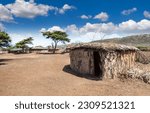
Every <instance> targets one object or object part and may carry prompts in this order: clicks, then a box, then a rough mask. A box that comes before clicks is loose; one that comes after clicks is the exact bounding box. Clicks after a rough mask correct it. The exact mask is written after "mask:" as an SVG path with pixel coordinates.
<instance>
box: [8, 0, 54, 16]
mask: <svg viewBox="0 0 150 113" xmlns="http://www.w3.org/2000/svg"><path fill="white" fill-rule="evenodd" d="M6 8H8V9H9V10H10V11H11V13H12V14H13V15H15V16H16V17H23V18H34V17H36V16H45V15H47V14H48V11H49V10H55V9H56V8H55V7H53V6H48V5H44V4H36V3H35V2H34V0H29V1H25V0H16V1H15V3H12V4H7V5H6Z"/></svg>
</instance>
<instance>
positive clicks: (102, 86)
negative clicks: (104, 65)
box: [0, 54, 150, 96]
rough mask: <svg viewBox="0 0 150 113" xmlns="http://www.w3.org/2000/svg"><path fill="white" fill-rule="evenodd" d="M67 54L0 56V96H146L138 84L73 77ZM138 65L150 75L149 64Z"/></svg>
mask: <svg viewBox="0 0 150 113" xmlns="http://www.w3.org/2000/svg"><path fill="white" fill-rule="evenodd" d="M67 65H69V54H55V55H53V54H23V55H13V54H3V55H0V95H11V96H12V95H17V96H21V95H30V96H32V95H34V96H39V95H41V96H45V95H47V96H53V95H56V96H58V95H60V96H62V95H65V96H69V95H71V96H74V95H78V96H79V95H93V96H94V95H105V96H107V95H116V96H119V95H124V96H125V95H150V85H148V84H146V83H144V82H142V81H139V80H124V81H120V80H118V79H117V80H105V81H97V80H92V79H90V78H85V77H79V76H77V75H75V74H73V73H72V72H71V71H70V70H69V68H68V66H67ZM138 65H140V66H141V67H142V68H143V69H145V68H146V69H147V70H149V71H150V64H147V65H141V64H138Z"/></svg>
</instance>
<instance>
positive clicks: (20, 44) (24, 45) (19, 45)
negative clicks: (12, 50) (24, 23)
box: [16, 37, 33, 52]
mask: <svg viewBox="0 0 150 113" xmlns="http://www.w3.org/2000/svg"><path fill="white" fill-rule="evenodd" d="M32 41H33V38H32V37H29V38H26V39H23V40H21V41H19V42H18V43H16V47H17V48H22V50H23V52H25V48H27V47H28V46H27V45H28V44H32Z"/></svg>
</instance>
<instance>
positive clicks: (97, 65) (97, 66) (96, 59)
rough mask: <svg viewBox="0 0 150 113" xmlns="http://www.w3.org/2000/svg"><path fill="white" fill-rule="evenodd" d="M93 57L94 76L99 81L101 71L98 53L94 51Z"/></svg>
mask: <svg viewBox="0 0 150 113" xmlns="http://www.w3.org/2000/svg"><path fill="white" fill-rule="evenodd" d="M93 55H94V75H95V76H96V77H98V78H100V79H102V69H101V67H100V65H101V61H100V55H99V52H98V51H95V52H94V53H93Z"/></svg>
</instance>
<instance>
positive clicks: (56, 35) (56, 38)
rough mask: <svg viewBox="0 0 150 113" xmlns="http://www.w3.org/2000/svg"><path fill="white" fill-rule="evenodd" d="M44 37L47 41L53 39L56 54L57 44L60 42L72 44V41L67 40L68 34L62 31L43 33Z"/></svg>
mask: <svg viewBox="0 0 150 113" xmlns="http://www.w3.org/2000/svg"><path fill="white" fill-rule="evenodd" d="M42 34H43V36H45V37H46V38H47V39H49V38H50V39H52V41H53V43H52V48H53V53H55V51H56V48H57V44H58V42H62V43H65V42H70V39H68V38H67V36H68V35H67V34H66V33H65V32H62V31H54V32H50V31H47V32H42Z"/></svg>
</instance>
